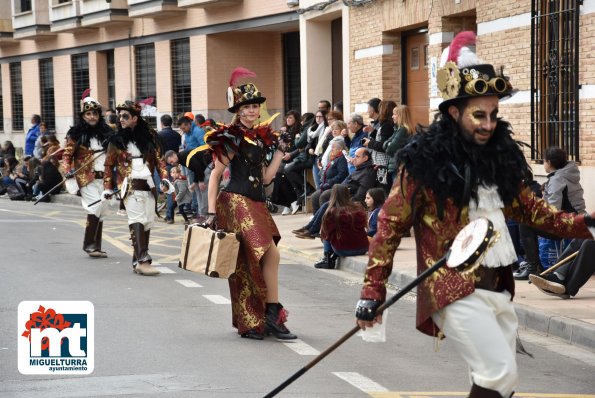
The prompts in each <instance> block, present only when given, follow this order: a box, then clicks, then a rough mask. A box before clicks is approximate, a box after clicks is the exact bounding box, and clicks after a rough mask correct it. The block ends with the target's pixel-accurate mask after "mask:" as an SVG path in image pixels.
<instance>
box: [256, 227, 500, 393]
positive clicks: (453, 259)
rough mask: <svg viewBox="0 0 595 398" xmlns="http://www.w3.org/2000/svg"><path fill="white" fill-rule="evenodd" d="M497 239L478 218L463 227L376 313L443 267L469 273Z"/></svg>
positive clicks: (319, 358)
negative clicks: (434, 259)
mask: <svg viewBox="0 0 595 398" xmlns="http://www.w3.org/2000/svg"><path fill="white" fill-rule="evenodd" d="M498 238H499V234H498V233H497V232H494V227H493V225H492V223H491V221H489V220H488V219H486V218H479V219H477V220H474V221H472V222H471V223H469V224H468V225H467V226H466V227H465V228H463V229H462V230H461V231H460V232H459V233H458V234H457V236H456V238H455V240H454V241H453V244H452V246H451V248H450V250H449V251H448V253H446V254H445V255H444V257H442V258H441V259H440V260H438V261H437V262H436V263H435V264H434V265H433V266H431V267H430V268H428V269H427V270H425V271H424V272H422V273H421V274H419V275H418V277H417V278H415V280H414V281H413V282H411V283H410V284H408V285H407V286H405V287H404V288H403V289H402V290H400V291H399V292H398V293H397V294H395V295H394V296H393V297H391V298H390V299H389V300H387V301H385V302H384V303H383V304H382V305H381V306H380V307H378V309H376V314H377V315H380V314H382V312H383V311H384V310H385V309H387V308H388V307H390V306H391V305H393V304H394V303H396V302H397V301H398V300H399V299H400V298H401V297H403V296H404V295H406V294H407V293H409V292H410V291H411V290H412V289H413V288H414V287H416V286H418V285H419V284H420V283H422V282H423V281H424V280H426V279H427V278H428V277H429V276H430V275H432V274H433V273H434V272H436V271H437V270H438V269H440V268H442V267H443V266H444V265H445V264H446V265H447V266H448V267H449V268H457V269H458V270H460V271H467V272H470V271H472V270H474V269H475V268H476V267H477V266H478V263H479V261H480V260H481V258H482V257H483V255H484V254H485V251H486V249H487V248H488V247H490V246H492V245H493V244H494V243H495V242H496V240H497V239H498ZM359 329H360V327H359V325H356V326H354V327H353V328H352V329H351V330H350V331H349V332H347V333H346V334H345V335H344V336H343V337H341V338H340V339H339V340H337V341H336V342H335V343H333V345H331V346H330V347H329V348H327V349H326V350H324V351H323V352H321V353H320V354H319V355H318V356H317V357H316V358H314V359H313V360H312V361H310V362H309V363H308V364H307V365H306V366H304V367H303V368H301V369H300V370H298V371H297V372H295V373H294V374H293V375H292V376H291V377H289V378H288V379H287V380H285V381H284V382H283V383H281V384H279V386H278V387H277V388H275V389H274V390H272V391H271V392H269V393H268V394H267V395H265V396H264V398H271V397H274V396H275V395H277V394H278V393H280V392H281V391H283V389H285V387H287V386H288V385H290V384H291V383H293V382H294V381H295V380H297V379H298V378H299V377H300V376H302V375H303V374H304V373H306V372H307V371H308V370H310V369H311V368H313V367H314V366H315V365H316V364H317V363H318V362H320V361H322V360H323V359H324V358H326V357H327V356H328V355H329V354H330V353H331V352H333V351H334V350H335V349H337V348H338V347H339V346H340V345H341V344H343V343H344V342H346V341H347V340H348V339H349V338H350V337H351V336H353V335H354V334H356V333H357V332H358V330H359Z"/></svg>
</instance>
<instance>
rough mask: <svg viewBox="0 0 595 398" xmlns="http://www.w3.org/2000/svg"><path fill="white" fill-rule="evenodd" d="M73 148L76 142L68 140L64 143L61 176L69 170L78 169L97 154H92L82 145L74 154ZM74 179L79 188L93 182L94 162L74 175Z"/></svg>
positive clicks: (91, 151)
mask: <svg viewBox="0 0 595 398" xmlns="http://www.w3.org/2000/svg"><path fill="white" fill-rule="evenodd" d="M75 147H76V141H74V140H72V139H70V138H69V139H68V141H67V142H66V147H65V148H64V153H63V154H62V165H61V166H62V170H61V171H62V173H63V174H66V173H67V172H69V171H70V170H76V169H78V168H79V167H81V166H82V165H83V164H85V163H86V162H88V161H89V160H91V159H92V158H93V157H95V156H96V155H97V153H94V152H93V150H92V149H91V148H88V147H86V146H84V145H79V147H78V148H77V149H76V153H75V151H74V149H75ZM75 178H76V182H77V183H78V185H79V187H81V188H82V187H84V186H85V185H87V184H89V183H90V182H92V181H93V180H95V169H94V162H89V164H87V165H85V166H84V167H83V168H82V169H81V171H79V172H78V173H76V176H75Z"/></svg>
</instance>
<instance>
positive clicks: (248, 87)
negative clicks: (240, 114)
mask: <svg viewBox="0 0 595 398" xmlns="http://www.w3.org/2000/svg"><path fill="white" fill-rule="evenodd" d="M243 77H256V74H255V73H254V72H252V71H250V70H248V69H246V68H242V67H240V66H238V67H236V68H235V69H234V70H233V72H232V73H231V77H230V79H229V87H228V89H227V104H228V106H229V108H227V110H228V111H229V112H231V113H236V112H237V111H238V109H240V107H241V106H242V105H249V104H262V103H263V102H265V101H266V98H265V97H263V96H262V94H261V92H260V91H259V90H258V88H257V87H256V86H255V85H254V83H246V84H240V85H238V86H236V82H237V81H238V80H239V79H241V78H243Z"/></svg>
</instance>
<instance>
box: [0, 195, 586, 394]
mask: <svg viewBox="0 0 595 398" xmlns="http://www.w3.org/2000/svg"><path fill="white" fill-rule="evenodd" d="M84 218H85V215H84V213H83V211H82V209H81V208H79V207H78V206H67V205H55V204H39V205H37V206H33V205H32V204H31V203H24V202H10V201H8V200H3V199H2V200H0V397H33V396H44V397H82V396H86V397H89V396H102V397H103V396H121V395H127V396H171V397H178V396H179V397H187V396H188V397H190V396H193V397H197V396H198V397H261V396H264V395H265V394H266V393H267V392H268V391H270V390H272V389H273V388H274V387H276V386H277V385H278V384H279V383H281V382H282V381H284V380H285V379H286V378H288V377H289V376H291V375H292V374H293V373H294V372H296V371H298V370H299V369H300V368H302V367H303V366H305V365H306V364H307V363H308V362H309V361H311V360H312V359H313V358H314V356H315V354H317V353H319V352H321V351H323V350H324V349H325V348H326V347H328V346H329V345H331V344H332V343H333V342H334V341H336V340H337V339H338V338H339V337H341V336H342V335H343V334H344V333H346V332H347V331H348V330H349V329H350V328H351V327H352V326H353V325H354V319H353V307H354V304H355V302H356V300H357V297H358V294H359V290H360V283H361V281H360V278H356V277H354V276H353V275H352V274H349V273H346V272H341V271H339V272H333V271H320V270H316V269H314V268H312V267H311V266H310V265H306V264H303V263H302V262H304V263H305V261H304V260H302V259H301V258H299V257H297V256H295V255H294V254H291V253H289V252H285V253H284V254H283V258H282V265H281V270H280V290H281V297H282V303H283V304H284V305H285V307H286V308H287V309H288V310H289V311H290V315H289V322H288V327H289V328H290V329H291V331H292V332H294V333H296V334H297V335H298V336H299V338H300V340H299V341H297V342H290V343H283V342H279V341H276V340H275V339H273V338H270V337H269V338H267V339H265V340H264V341H260V342H259V341H248V340H245V339H241V338H240V337H239V336H238V335H237V334H236V332H235V330H234V329H233V328H232V327H231V309H230V305H229V304H228V302H227V300H226V299H228V298H229V291H228V288H227V283H226V281H225V280H219V279H212V278H207V277H205V276H203V275H199V274H194V273H191V272H187V271H183V270H180V269H178V268H177V257H178V256H179V252H180V243H181V233H182V231H183V226H182V225H180V224H174V225H167V224H164V223H158V224H157V225H156V227H155V228H154V229H153V230H152V231H151V245H150V252H151V254H152V256H153V258H154V260H155V262H156V263H159V264H158V266H160V267H163V270H164V271H168V273H163V274H161V275H159V276H157V277H142V276H139V275H135V274H134V273H133V272H132V270H131V267H130V258H131V248H130V243H129V240H128V238H129V234H128V227H127V223H126V217H120V216H116V215H115V214H114V215H110V216H109V217H108V218H107V220H106V221H105V228H104V249H106V250H107V251H108V254H109V258H107V259H90V258H88V257H87V256H86V254H85V253H84V252H83V251H82V250H81V246H82V233H83V226H84ZM281 233H282V235H283V234H284V233H289V231H281ZM23 300H88V301H91V302H92V303H93V305H94V308H95V370H94V371H93V373H92V374H90V375H87V376H65V375H62V376H57V375H56V376H53V375H49V376H46V375H22V374H20V373H19V370H18V367H17V336H18V335H19V334H20V333H21V328H20V326H19V325H18V322H17V307H18V304H19V302H21V301H23ZM414 300H415V297H414V296H412V295H408V296H406V297H405V298H404V299H403V300H401V301H400V302H398V303H397V304H396V305H395V306H394V307H393V308H391V309H390V313H389V315H388V320H387V325H386V327H387V329H386V334H387V339H386V340H387V341H386V342H385V343H367V342H363V341H362V339H361V338H360V337H353V338H352V339H350V340H348V341H347V342H346V343H345V344H344V345H343V346H341V347H340V348H338V349H337V351H336V352H335V353H333V354H331V355H330V356H329V357H327V358H326V359H324V360H323V361H322V362H320V363H319V364H318V365H316V366H315V367H313V368H312V369H310V370H309V371H308V372H307V373H306V374H305V375H304V376H302V377H301V378H299V379H298V380H297V381H295V382H294V383H293V384H292V385H291V386H289V387H288V388H287V389H286V390H285V391H283V392H282V393H281V394H279V396H286V397H367V396H372V397H414V396H415V397H442V396H450V397H464V396H466V391H468V388H469V385H468V380H467V375H466V373H467V370H466V367H465V365H464V363H463V362H462V360H461V359H459V357H458V356H457V355H456V354H455V353H454V351H453V349H452V347H451V346H450V344H449V342H448V340H446V341H444V342H442V343H440V344H439V350H438V351H437V352H436V350H435V348H436V347H435V346H436V344H437V342H436V341H435V340H434V339H432V338H429V337H427V336H424V335H422V334H421V333H419V332H417V331H415V329H414V319H415V312H414V311H415V308H414ZM521 338H522V339H523V341H524V344H525V348H527V350H528V351H530V352H531V353H532V354H533V355H534V358H530V357H528V356H525V355H519V357H518V360H519V368H520V376H521V383H520V385H519V388H518V391H519V392H518V393H517V394H516V395H515V397H568V398H572V397H577V398H578V397H581V398H585V397H590V398H595V377H594V375H595V354H593V353H592V352H589V351H583V350H581V349H580V348H577V347H574V346H570V345H567V344H564V343H563V342H561V341H557V340H554V339H547V338H544V337H541V336H538V335H535V334H531V333H527V332H524V333H523V334H521Z"/></svg>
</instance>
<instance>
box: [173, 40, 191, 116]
mask: <svg viewBox="0 0 595 398" xmlns="http://www.w3.org/2000/svg"><path fill="white" fill-rule="evenodd" d="M171 60H172V62H171V76H172V99H173V115H172V116H173V118H174V123H175V124H176V126H177V119H178V118H179V117H181V116H182V115H183V114H184V113H185V112H188V111H192V85H191V82H190V39H187V38H186V39H180V40H172V41H171Z"/></svg>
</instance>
